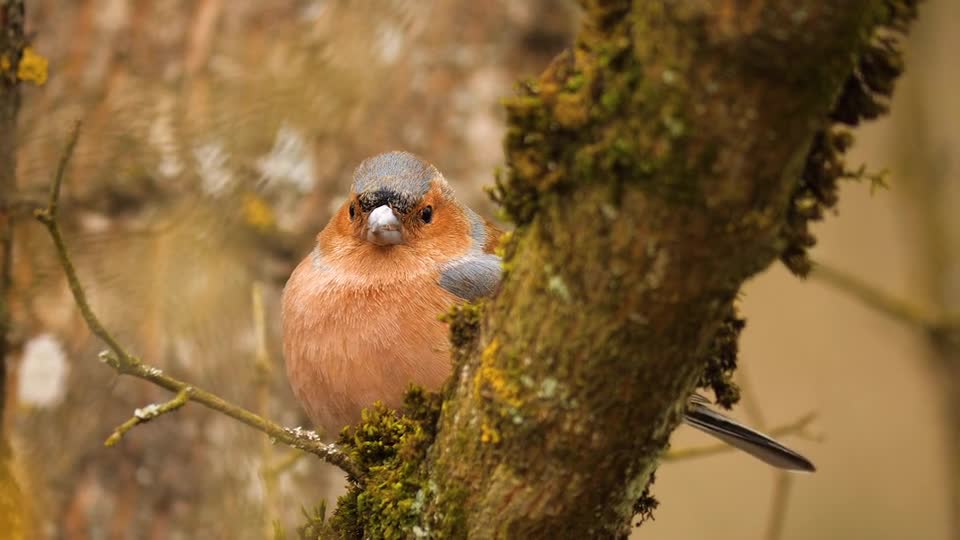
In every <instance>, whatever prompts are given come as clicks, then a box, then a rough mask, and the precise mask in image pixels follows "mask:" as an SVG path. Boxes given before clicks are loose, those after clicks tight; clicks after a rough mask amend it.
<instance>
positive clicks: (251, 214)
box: [243, 193, 276, 231]
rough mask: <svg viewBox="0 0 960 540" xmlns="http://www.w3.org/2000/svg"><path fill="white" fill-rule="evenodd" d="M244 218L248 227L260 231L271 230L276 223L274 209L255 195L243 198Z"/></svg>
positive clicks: (247, 195)
mask: <svg viewBox="0 0 960 540" xmlns="http://www.w3.org/2000/svg"><path fill="white" fill-rule="evenodd" d="M243 218H244V220H245V221H246V222H247V224H248V225H250V226H252V227H253V228H255V229H257V230H260V231H267V230H270V229H272V228H273V226H274V224H275V223H276V217H275V216H274V215H273V209H272V208H270V205H268V204H267V203H266V201H264V200H263V199H262V198H261V197H259V196H257V195H256V194H254V193H247V194H246V195H244V197H243Z"/></svg>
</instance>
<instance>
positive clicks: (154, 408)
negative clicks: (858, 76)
mask: <svg viewBox="0 0 960 540" xmlns="http://www.w3.org/2000/svg"><path fill="white" fill-rule="evenodd" d="M190 390H191V388H190V387H189V386H188V387H186V388H184V389H183V390H180V391H179V392H177V395H176V396H174V397H173V399H171V400H170V401H166V402H164V403H153V404H151V405H147V406H146V407H143V408H142V409H136V410H135V411H133V416H132V417H131V418H130V419H129V420H127V421H126V422H124V423H122V424H120V425H119V426H117V429H115V430H114V431H113V434H112V435H110V436H109V437H108V438H107V440H106V441H104V443H103V445H104V446H113V445H115V444H117V443H118V442H120V439H122V438H123V436H124V435H126V433H127V432H128V431H130V430H131V429H133V428H135V427H136V426H139V425H140V424H145V423H147V422H149V421H151V420H153V419H154V418H156V417H158V416H161V415H164V414H167V413H170V412H173V411H175V410H177V409H179V408H180V407H183V406H184V405H186V404H187V401H190Z"/></svg>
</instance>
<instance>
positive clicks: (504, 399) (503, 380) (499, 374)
mask: <svg viewBox="0 0 960 540" xmlns="http://www.w3.org/2000/svg"><path fill="white" fill-rule="evenodd" d="M499 350H500V342H499V341H498V340H497V339H496V338H494V340H493V341H491V342H490V344H489V345H487V347H486V348H485V349H483V352H482V353H480V371H479V373H478V374H477V377H476V379H474V392H475V393H476V395H477V396H481V395H484V390H489V391H490V394H489V395H484V397H487V398H489V399H492V400H494V401H496V402H498V403H502V404H503V405H506V406H507V407H512V408H514V409H518V408H520V405H522V404H523V400H521V399H520V395H519V394H520V389H519V387H518V386H517V383H515V382H514V381H512V380H511V379H510V377H509V376H507V374H506V373H504V371H503V370H502V369H500V368H498V367H496V365H495V363H496V359H497V353H498V352H499Z"/></svg>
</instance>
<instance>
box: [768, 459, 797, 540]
mask: <svg viewBox="0 0 960 540" xmlns="http://www.w3.org/2000/svg"><path fill="white" fill-rule="evenodd" d="M794 478H795V477H794V476H792V475H791V474H790V473H788V472H786V471H777V476H776V480H775V483H774V485H773V497H772V499H773V500H772V501H771V503H770V519H769V521H767V531H766V534H765V535H764V539H765V540H779V539H780V538H782V537H783V530H784V528H783V526H784V524H785V523H786V522H787V508H788V506H789V503H790V493H791V492H792V490H793V479H794Z"/></svg>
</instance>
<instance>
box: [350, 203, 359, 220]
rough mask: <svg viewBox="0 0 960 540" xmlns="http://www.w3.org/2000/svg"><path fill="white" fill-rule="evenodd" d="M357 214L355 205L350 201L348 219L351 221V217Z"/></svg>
mask: <svg viewBox="0 0 960 540" xmlns="http://www.w3.org/2000/svg"><path fill="white" fill-rule="evenodd" d="M356 215H357V205H356V204H354V203H350V221H353V218H354V217H356Z"/></svg>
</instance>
